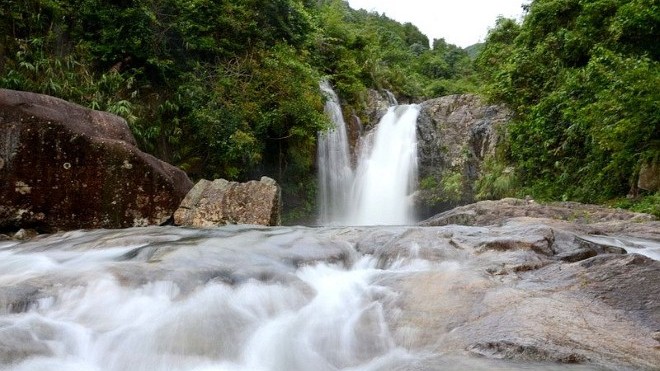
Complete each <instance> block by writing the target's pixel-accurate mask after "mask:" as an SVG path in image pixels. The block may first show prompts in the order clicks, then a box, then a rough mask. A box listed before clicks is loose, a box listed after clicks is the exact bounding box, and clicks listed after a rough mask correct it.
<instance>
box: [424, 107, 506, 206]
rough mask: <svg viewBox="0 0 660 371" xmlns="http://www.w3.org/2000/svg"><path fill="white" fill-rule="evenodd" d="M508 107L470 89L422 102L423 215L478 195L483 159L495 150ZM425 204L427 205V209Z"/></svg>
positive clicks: (464, 201) (465, 201)
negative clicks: (475, 188) (477, 94)
mask: <svg viewBox="0 0 660 371" xmlns="http://www.w3.org/2000/svg"><path fill="white" fill-rule="evenodd" d="M510 116H511V114H510V112H509V111H508V110H507V109H506V108H505V107H503V106H501V105H488V104H486V103H484V102H483V101H482V100H481V99H480V98H479V97H478V96H476V95H472V94H463V95H450V96H446V97H441V98H436V99H431V100H428V101H425V102H423V103H422V104H421V111H420V114H419V118H418V119H417V140H418V156H419V179H420V185H421V190H420V192H419V193H418V195H417V204H418V205H419V206H420V207H421V209H422V211H421V213H422V216H430V215H433V214H435V213H436V212H438V211H440V209H441V208H442V206H443V204H445V205H455V204H459V203H469V202H472V201H474V191H473V186H474V182H475V181H476V179H477V178H478V177H479V175H480V170H481V165H482V163H483V162H484V161H485V160H486V159H487V158H488V157H489V156H492V155H493V154H494V152H495V146H496V144H497V141H498V128H499V127H500V126H501V125H503V124H505V123H506V122H508V120H509V119H510ZM424 209H426V210H424Z"/></svg>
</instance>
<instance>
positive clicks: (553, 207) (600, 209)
mask: <svg viewBox="0 0 660 371" xmlns="http://www.w3.org/2000/svg"><path fill="white" fill-rule="evenodd" d="M519 217H526V218H539V219H554V220H561V221H566V222H572V223H576V224H577V225H587V224H593V223H609V222H616V221H619V222H631V223H639V222H649V221H653V220H655V217H653V215H649V214H643V213H635V212H630V211H626V210H622V209H614V208H609V207H604V206H598V205H587V204H581V203H577V202H553V203H548V204H541V203H537V202H535V201H534V200H522V199H517V198H504V199H501V200H497V201H480V202H477V203H474V204H470V205H465V206H460V207H457V208H454V209H452V210H449V211H445V212H443V213H440V214H438V215H435V216H433V217H431V218H429V219H427V220H425V221H423V222H421V223H420V225H424V226H438V225H449V224H460V225H471V226H486V225H499V224H502V223H504V222H505V221H507V220H509V219H511V218H519ZM658 234H659V237H660V230H659V231H658Z"/></svg>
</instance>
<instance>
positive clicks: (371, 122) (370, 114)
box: [365, 89, 396, 128]
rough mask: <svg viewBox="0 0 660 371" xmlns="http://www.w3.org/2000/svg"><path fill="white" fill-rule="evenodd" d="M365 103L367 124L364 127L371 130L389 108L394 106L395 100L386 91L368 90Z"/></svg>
mask: <svg viewBox="0 0 660 371" xmlns="http://www.w3.org/2000/svg"><path fill="white" fill-rule="evenodd" d="M366 103H367V104H366V110H365V113H366V115H367V123H366V125H365V126H366V127H368V128H371V127H373V126H375V125H376V124H378V121H380V119H382V118H383V116H385V114H386V113H387V109H388V108H389V107H390V106H392V105H394V104H396V98H394V96H393V95H392V93H388V92H387V91H382V90H381V91H379V90H374V89H369V90H367V102H366Z"/></svg>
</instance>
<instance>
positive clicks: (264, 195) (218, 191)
mask: <svg viewBox="0 0 660 371" xmlns="http://www.w3.org/2000/svg"><path fill="white" fill-rule="evenodd" d="M280 210H281V201H280V188H279V186H278V185H277V183H276V182H275V181H274V180H273V179H271V178H268V177H262V178H261V180H260V181H254V180H253V181H249V182H245V183H238V182H229V181H227V180H224V179H216V180H214V181H212V182H211V181H208V180H200V181H199V182H198V183H197V184H196V185H195V186H194V187H193V189H191V190H190V192H189V193H188V195H187V196H186V198H185V199H184V200H183V201H182V202H181V205H180V206H179V208H178V209H177V210H176V212H175V213H174V222H175V223H176V224H177V225H182V226H188V227H215V226H220V225H225V224H259V225H269V226H273V225H279V224H280Z"/></svg>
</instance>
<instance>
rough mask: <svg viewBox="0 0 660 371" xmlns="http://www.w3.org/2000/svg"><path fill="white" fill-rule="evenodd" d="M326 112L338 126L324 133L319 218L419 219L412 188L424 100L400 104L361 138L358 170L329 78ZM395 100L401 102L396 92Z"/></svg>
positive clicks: (358, 221)
mask: <svg viewBox="0 0 660 371" xmlns="http://www.w3.org/2000/svg"><path fill="white" fill-rule="evenodd" d="M321 90H322V91H323V92H324V94H326V97H327V98H328V100H327V102H326V106H325V112H326V114H327V115H328V117H329V118H330V119H331V120H332V122H333V124H334V127H333V128H331V129H329V130H328V131H326V132H322V133H320V134H319V145H318V148H319V152H318V171H319V191H320V192H319V193H320V196H319V205H320V206H319V210H320V212H319V223H320V224H322V225H404V224H411V223H412V222H414V216H413V208H412V202H411V200H410V194H411V193H412V191H413V190H414V187H415V183H416V180H417V138H416V123H417V116H418V114H419V106H418V105H395V106H392V107H390V108H389V109H388V111H387V113H386V114H385V116H383V118H382V119H381V120H380V122H379V123H378V125H377V126H376V127H375V129H373V130H372V131H371V132H369V133H368V134H367V135H365V136H364V137H363V138H361V140H360V143H359V157H358V161H357V165H356V167H355V170H354V169H353V167H352V166H351V162H350V150H349V144H348V135H347V129H346V123H345V121H344V119H343V115H342V112H341V106H340V104H339V99H338V98H337V95H336V94H335V92H334V91H333V90H332V88H331V87H330V85H329V84H328V83H327V82H323V83H322V84H321ZM389 96H391V97H390V102H392V103H395V102H396V100H395V99H393V96H392V95H391V93H390V94H389V95H388V97H389Z"/></svg>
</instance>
